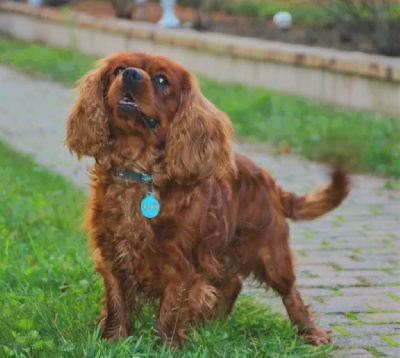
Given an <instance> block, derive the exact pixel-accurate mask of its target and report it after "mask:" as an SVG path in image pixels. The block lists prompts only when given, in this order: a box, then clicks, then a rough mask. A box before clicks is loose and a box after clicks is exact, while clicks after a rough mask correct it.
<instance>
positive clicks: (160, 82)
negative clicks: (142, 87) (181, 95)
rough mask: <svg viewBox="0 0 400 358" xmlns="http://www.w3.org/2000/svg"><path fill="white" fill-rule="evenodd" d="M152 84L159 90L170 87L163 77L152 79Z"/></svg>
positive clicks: (166, 79)
mask: <svg viewBox="0 0 400 358" xmlns="http://www.w3.org/2000/svg"><path fill="white" fill-rule="evenodd" d="M153 82H154V83H155V84H156V85H157V86H159V87H161V88H165V87H168V86H169V85H170V83H169V81H168V78H167V77H166V76H164V75H158V76H155V77H153Z"/></svg>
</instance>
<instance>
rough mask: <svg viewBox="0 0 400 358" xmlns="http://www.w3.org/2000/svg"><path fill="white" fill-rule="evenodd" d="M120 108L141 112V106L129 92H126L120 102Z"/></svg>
mask: <svg viewBox="0 0 400 358" xmlns="http://www.w3.org/2000/svg"><path fill="white" fill-rule="evenodd" d="M118 107H119V108H121V109H124V110H129V111H135V112H139V106H138V104H137V103H136V102H135V100H134V99H133V96H132V95H131V94H130V93H129V92H126V93H125V94H124V96H123V97H122V98H121V99H120V100H119V101H118Z"/></svg>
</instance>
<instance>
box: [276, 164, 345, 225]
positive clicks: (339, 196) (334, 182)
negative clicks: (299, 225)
mask: <svg viewBox="0 0 400 358" xmlns="http://www.w3.org/2000/svg"><path fill="white" fill-rule="evenodd" d="M349 190H350V178H349V176H348V175H347V174H346V172H345V171H344V170H343V169H341V168H335V169H334V170H333V171H332V175H331V183H330V184H329V185H327V186H325V187H321V188H317V189H315V190H312V191H311V192H309V193H307V194H306V195H304V196H297V195H296V194H294V193H288V192H285V191H284V190H283V189H281V190H280V193H279V194H280V201H281V204H282V206H283V211H284V214H285V216H286V217H287V218H290V219H292V220H295V221H297V220H313V219H316V218H318V217H320V216H322V215H324V214H326V213H327V212H329V211H331V210H333V209H335V208H336V207H337V206H339V205H340V204H341V203H342V201H343V200H344V199H345V198H346V197H347V195H348V193H349Z"/></svg>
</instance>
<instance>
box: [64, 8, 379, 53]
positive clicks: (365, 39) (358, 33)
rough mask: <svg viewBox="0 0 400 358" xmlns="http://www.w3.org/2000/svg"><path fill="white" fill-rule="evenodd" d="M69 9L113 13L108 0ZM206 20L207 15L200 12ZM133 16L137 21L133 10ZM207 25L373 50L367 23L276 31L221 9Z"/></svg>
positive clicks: (151, 12)
mask: <svg viewBox="0 0 400 358" xmlns="http://www.w3.org/2000/svg"><path fill="white" fill-rule="evenodd" d="M70 7H71V9H72V10H76V11H81V12H85V13H88V14H91V15H94V16H98V17H110V16H114V10H113V9H112V7H111V5H110V4H109V3H108V2H103V1H91V0H84V1H80V2H77V3H72V4H71V5H70ZM161 14H162V10H161V7H160V5H159V4H157V3H152V2H148V3H146V11H145V21H147V22H151V23H156V22H157V21H159V19H160V18H161ZM176 14H177V16H178V18H179V19H180V20H181V21H182V22H183V23H185V22H187V23H190V22H192V21H193V19H194V10H193V9H192V8H186V7H185V8H184V7H179V6H178V7H177V8H176ZM203 17H204V18H205V19H206V18H207V15H205V14H203ZM133 19H134V20H138V17H137V10H135V12H134V14H133ZM211 20H212V21H211V25H210V26H209V27H208V28H207V31H213V32H220V33H225V34H231V35H239V36H245V37H256V38H260V39H265V40H272V41H281V42H288V43H294V44H304V45H309V46H319V47H328V48H335V49H340V50H346V51H362V52H367V53H374V52H375V51H376V50H375V46H374V43H373V35H372V29H371V26H370V25H369V24H367V23H365V24H357V25H355V24H347V25H346V28H344V26H343V25H342V26H340V27H339V26H337V25H336V24H328V25H315V26H309V27H305V26H304V27H301V26H293V27H292V29H291V30H290V31H280V30H278V29H277V28H276V27H275V26H274V24H273V23H272V21H267V20H263V19H257V18H254V17H248V16H233V15H228V14H225V13H221V12H215V13H213V14H211Z"/></svg>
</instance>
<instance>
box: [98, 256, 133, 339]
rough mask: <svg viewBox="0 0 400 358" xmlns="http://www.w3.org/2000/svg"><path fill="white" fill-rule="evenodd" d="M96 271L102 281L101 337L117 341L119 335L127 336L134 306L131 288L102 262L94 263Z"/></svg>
mask: <svg viewBox="0 0 400 358" xmlns="http://www.w3.org/2000/svg"><path fill="white" fill-rule="evenodd" d="M96 270H97V271H98V272H99V273H100V274H101V275H102V276H103V279H104V299H103V305H104V306H103V310H102V312H101V314H100V317H99V323H100V326H101V336H102V338H104V339H107V340H110V341H117V340H118V339H119V336H120V335H121V336H122V337H124V338H125V337H127V336H128V334H129V329H130V326H131V314H132V309H133V304H134V297H133V292H131V291H132V286H131V287H126V283H127V281H129V280H128V279H126V280H123V279H121V277H118V275H115V274H114V273H113V272H112V270H111V269H110V266H109V265H108V264H107V263H106V262H104V261H101V262H96Z"/></svg>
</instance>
